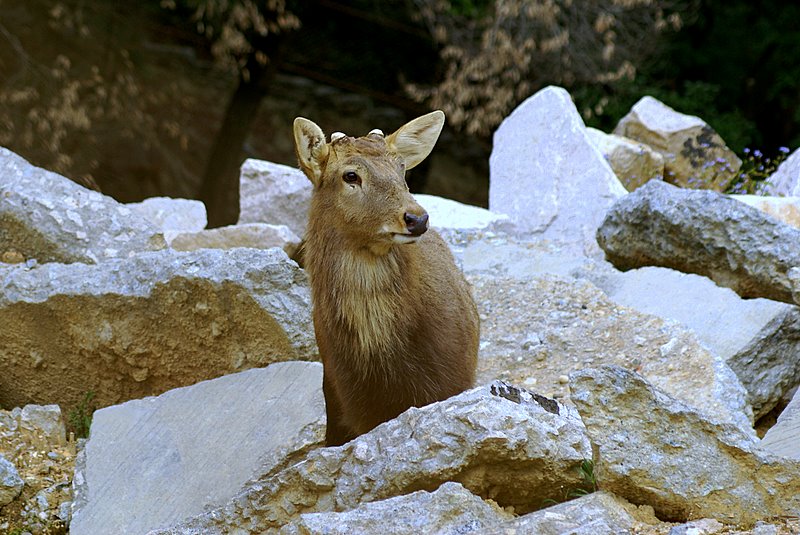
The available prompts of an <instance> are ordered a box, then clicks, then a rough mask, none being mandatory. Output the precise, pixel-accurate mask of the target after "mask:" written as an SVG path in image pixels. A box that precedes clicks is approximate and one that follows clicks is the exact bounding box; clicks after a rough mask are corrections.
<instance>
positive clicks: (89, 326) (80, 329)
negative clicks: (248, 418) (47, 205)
mask: <svg viewBox="0 0 800 535" xmlns="http://www.w3.org/2000/svg"><path fill="white" fill-rule="evenodd" d="M0 325H3V326H4V328H3V329H0V348H2V349H0V367H2V368H3V369H4V370H6V371H5V373H3V374H0V405H3V406H12V407H13V406H22V405H25V404H27V403H31V402H38V403H58V404H59V405H61V406H62V407H65V408H67V407H69V408H71V407H74V406H76V405H77V404H78V403H80V402H81V400H82V399H83V398H84V396H85V394H86V393H87V391H92V392H94V393H95V394H96V396H95V398H94V400H93V402H94V403H95V404H96V406H97V407H104V406H106V405H111V404H114V403H119V402H122V401H126V400H128V399H132V398H139V397H143V396H148V395H156V394H160V393H162V392H165V391H166V390H169V389H171V388H176V387H179V386H185V385H187V384H193V383H196V382H198V381H201V380H204V379H211V378H213V377H217V376H219V375H223V374H225V373H231V372H235V371H241V370H244V369H248V368H252V367H257V366H264V365H267V364H269V363H271V362H275V361H281V360H309V359H314V358H317V349H316V343H315V341H314V334H313V333H314V329H313V324H312V321H311V297H310V291H309V288H308V279H307V277H306V275H305V273H304V272H303V271H302V270H301V269H300V268H298V266H297V264H295V263H294V262H292V261H291V260H289V258H288V257H287V256H286V253H284V252H283V251H281V250H280V249H268V250H257V249H231V250H228V251H220V250H214V249H203V250H200V251H196V252H188V253H179V252H175V251H170V250H164V251H158V252H152V253H143V254H141V255H137V256H135V257H133V258H130V259H124V260H123V259H118V260H108V261H106V262H103V263H101V264H97V265H87V264H68V265H64V264H55V263H53V264H43V265H42V266H40V267H37V268H35V269H26V268H24V267H20V266H16V267H11V268H0Z"/></svg>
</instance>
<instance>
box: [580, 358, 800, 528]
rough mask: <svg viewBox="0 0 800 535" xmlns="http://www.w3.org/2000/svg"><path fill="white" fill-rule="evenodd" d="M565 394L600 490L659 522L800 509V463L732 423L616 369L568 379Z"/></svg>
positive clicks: (737, 518)
mask: <svg viewBox="0 0 800 535" xmlns="http://www.w3.org/2000/svg"><path fill="white" fill-rule="evenodd" d="M570 389H571V391H572V395H571V399H572V401H573V403H575V406H576V407H577V409H578V412H579V413H580V415H581V418H582V419H583V421H584V423H585V424H586V427H587V429H588V432H589V435H590V437H591V439H592V444H593V446H594V448H595V451H596V453H597V456H596V463H595V470H594V473H595V475H596V478H597V481H599V482H600V484H601V486H602V488H603V489H604V490H606V491H609V492H612V493H614V494H616V495H618V496H620V497H622V498H625V499H626V500H628V501H630V502H631V503H634V504H646V505H650V506H652V507H653V508H654V510H655V512H656V515H657V516H658V517H659V518H660V519H662V520H669V521H686V520H689V519H690V518H713V519H715V520H718V521H720V522H723V523H726V524H736V525H738V524H745V525H752V524H753V523H755V522H756V521H757V520H760V519H763V518H766V517H770V516H781V515H797V514H798V513H800V479H798V478H797V472H798V470H800V462H792V461H788V460H781V459H779V458H777V457H775V456H770V455H768V454H766V453H764V452H763V451H761V450H759V449H758V448H757V444H758V440H757V439H756V438H753V437H752V436H751V435H748V434H745V433H743V432H742V431H741V430H740V429H738V428H737V427H735V426H732V425H729V424H725V423H721V422H719V421H717V420H716V419H713V418H710V417H709V416H708V415H705V414H700V413H698V412H697V411H695V410H693V409H692V408H691V407H689V406H688V405H687V404H685V403H682V402H680V401H678V400H676V399H675V398H673V397H672V396H670V395H668V394H666V393H664V392H663V391H661V390H659V389H657V388H655V387H653V386H652V385H651V384H649V383H648V382H647V381H646V380H645V379H644V378H643V377H642V376H640V375H638V374H636V373H635V372H631V371H628V370H625V369H623V368H620V367H616V366H607V367H603V368H599V369H587V370H583V371H580V372H576V373H575V374H573V375H572V376H571V379H570Z"/></svg>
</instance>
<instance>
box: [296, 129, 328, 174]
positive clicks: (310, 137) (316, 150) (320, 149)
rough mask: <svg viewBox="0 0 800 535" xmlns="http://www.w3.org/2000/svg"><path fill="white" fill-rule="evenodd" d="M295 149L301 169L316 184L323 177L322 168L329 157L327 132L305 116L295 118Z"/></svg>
mask: <svg viewBox="0 0 800 535" xmlns="http://www.w3.org/2000/svg"><path fill="white" fill-rule="evenodd" d="M293 130H294V149H295V152H296V153H297V161H298V163H299V164H300V169H302V171H303V172H304V173H305V174H306V176H307V177H308V179H309V180H311V182H312V183H313V184H314V186H316V185H318V184H319V181H320V179H321V178H322V169H323V168H324V167H325V162H326V161H327V159H328V151H329V149H328V144H327V143H325V134H323V133H322V129H321V128H320V127H319V126H317V125H316V124H315V123H314V122H313V121H309V120H308V119H305V118H303V117H298V118H296V119H295V120H294V129H293Z"/></svg>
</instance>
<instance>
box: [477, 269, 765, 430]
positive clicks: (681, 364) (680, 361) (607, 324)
mask: <svg viewBox="0 0 800 535" xmlns="http://www.w3.org/2000/svg"><path fill="white" fill-rule="evenodd" d="M467 278H468V280H469V281H470V282H471V283H472V285H473V292H474V294H475V300H476V302H477V304H478V312H479V313H480V315H481V345H480V352H479V359H478V381H479V382H480V381H488V380H492V379H495V378H497V379H502V380H505V381H509V382H513V383H515V384H519V385H522V386H524V387H526V388H535V389H536V390H537V391H538V392H541V393H542V394H543V395H545V396H548V397H555V398H567V397H568V391H567V384H566V375H567V374H569V373H570V372H573V371H577V370H580V369H583V368H585V367H593V366H600V365H602V364H616V365H619V366H624V367H626V368H629V369H635V370H639V371H640V372H641V373H642V374H643V375H644V376H645V377H647V378H648V380H650V381H652V382H653V383H654V384H656V385H658V386H659V387H660V388H662V389H664V390H666V391H668V392H670V393H671V395H673V396H675V397H677V398H679V399H682V400H684V401H685V402H686V403H687V404H690V405H691V406H693V407H695V408H696V409H697V410H701V411H703V412H704V413H705V414H709V415H714V416H715V417H717V418H720V419H722V420H724V421H728V422H733V423H735V424H736V425H737V426H738V427H740V428H741V429H744V430H747V431H748V432H750V433H754V432H753V430H752V411H751V409H750V406H749V404H748V403H747V392H746V391H745V389H744V388H743V387H742V385H741V383H740V382H739V379H738V378H737V377H736V375H735V374H734V373H733V371H731V369H730V368H729V367H728V366H727V365H726V364H725V362H724V361H723V359H722V358H721V357H719V356H717V355H715V354H713V353H711V352H709V351H708V350H707V349H706V348H704V347H703V346H702V345H701V344H700V343H698V340H697V338H696V336H695V335H694V333H692V332H691V331H689V330H688V329H686V328H685V327H681V326H680V325H678V324H677V323H675V322H668V321H665V320H663V319H661V318H658V317H656V316H653V315H650V314H645V313H642V312H637V311H635V310H633V309H630V308H627V307H624V306H620V305H617V304H616V303H614V302H613V301H612V300H611V299H609V298H608V297H607V296H606V295H605V294H604V293H603V292H602V291H601V290H600V289H598V288H597V287H596V286H594V285H593V284H591V283H589V282H587V281H586V280H577V281H576V280H573V279H570V278H565V277H558V276H553V275H541V276H538V277H533V278H530V279H527V280H520V279H511V278H504V277H496V276H487V275H473V274H469V273H468V275H467Z"/></svg>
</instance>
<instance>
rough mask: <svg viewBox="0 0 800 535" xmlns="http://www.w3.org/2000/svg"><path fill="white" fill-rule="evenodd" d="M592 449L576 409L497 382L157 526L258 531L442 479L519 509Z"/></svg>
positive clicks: (416, 411)
mask: <svg viewBox="0 0 800 535" xmlns="http://www.w3.org/2000/svg"><path fill="white" fill-rule="evenodd" d="M591 456H592V451H591V447H590V445H589V441H588V440H587V439H586V436H585V435H584V432H583V424H582V423H581V421H580V418H578V416H577V414H576V413H575V412H574V409H570V408H568V407H566V406H564V405H561V404H559V403H557V402H556V401H554V400H551V399H547V398H544V397H542V396H537V395H535V394H530V393H528V392H526V391H524V390H521V389H518V388H515V387H511V386H508V385H506V384H504V383H501V382H495V383H492V384H491V385H488V386H483V387H479V388H476V389H473V390H469V391H467V392H464V393H462V394H460V395H458V396H455V397H452V398H450V399H448V400H445V401H442V402H438V403H433V404H431V405H428V406H426V407H422V408H411V409H409V410H408V411H406V412H404V413H403V414H401V415H400V416H398V417H397V418H395V419H394V420H390V421H388V422H386V423H384V424H381V425H379V426H378V427H376V428H375V429H373V430H372V431H370V432H369V433H367V434H365V435H362V436H360V437H358V438H356V439H355V440H353V441H351V442H348V443H347V444H345V445H343V446H340V447H337V448H323V449H319V450H315V451H312V452H311V453H309V454H308V456H307V457H306V458H305V460H303V461H302V462H299V463H297V464H294V465H292V466H289V467H288V468H286V469H285V470H283V471H281V472H279V473H277V474H274V475H271V476H270V477H266V478H260V479H258V480H256V481H254V482H251V483H249V484H248V485H247V487H246V488H245V490H244V491H243V492H242V493H241V494H239V495H238V496H236V497H235V498H234V499H233V500H231V501H230V502H229V503H228V504H227V505H225V506H224V507H221V508H217V509H213V510H211V511H209V512H207V513H204V514H203V515H200V516H198V517H196V518H194V519H192V520H190V521H188V522H185V523H183V524H181V525H179V526H175V527H173V528H170V529H168V530H163V531H161V532H160V533H171V534H177V533H184V534H200V533H203V534H207V535H211V534H221V533H261V532H264V531H266V530H274V529H277V528H280V527H281V526H284V525H286V524H288V523H290V522H292V521H293V520H294V519H295V518H296V517H297V516H298V515H300V514H302V513H313V512H326V511H348V510H351V509H355V508H357V507H359V506H360V505H362V504H364V503H370V502H376V501H379V500H385V499H387V498H392V497H396V496H402V495H405V494H410V493H412V492H415V491H418V490H427V491H433V490H435V489H437V488H439V487H440V486H441V485H442V484H443V483H446V482H448V481H455V482H458V483H461V485H463V486H464V488H466V489H467V490H469V491H470V492H472V493H473V494H476V495H478V496H480V497H482V498H491V499H492V500H494V501H495V502H496V503H497V504H498V505H500V506H501V507H509V506H512V507H514V509H515V510H516V511H517V512H519V513H526V512H529V511H532V510H535V509H539V508H541V507H542V504H543V502H546V501H547V500H559V499H562V497H563V494H564V492H565V490H566V489H578V488H582V486H583V484H584V482H583V480H582V478H581V476H580V470H579V468H580V466H581V464H582V463H583V461H584V460H586V459H590V458H591ZM410 531H413V530H410Z"/></svg>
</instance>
